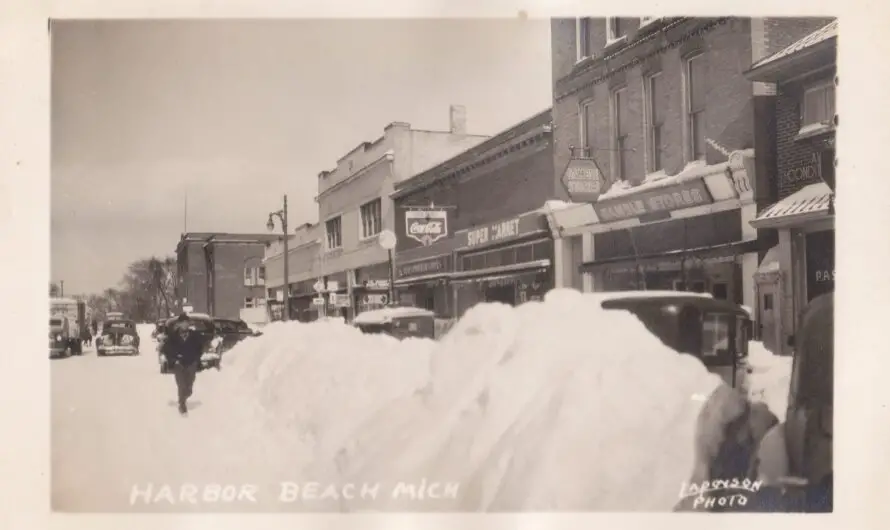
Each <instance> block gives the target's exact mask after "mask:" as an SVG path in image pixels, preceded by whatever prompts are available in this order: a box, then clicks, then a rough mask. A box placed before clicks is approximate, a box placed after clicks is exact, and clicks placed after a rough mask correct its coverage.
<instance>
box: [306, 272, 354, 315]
mask: <svg viewBox="0 0 890 530" xmlns="http://www.w3.org/2000/svg"><path fill="white" fill-rule="evenodd" d="M322 280H323V283H324V294H325V298H326V301H325V303H326V305H325V306H322V307H319V306H313V309H312V310H313V311H314V312H315V313H316V318H318V316H317V315H318V314H319V313H320V314H323V315H325V316H328V317H340V318H343V319H344V320H346V319H348V318H349V310H350V308H351V307H352V300H351V299H350V297H349V296H348V292H349V285H348V283H347V274H346V271H340V272H337V273H334V274H329V275H327V276H324V277H323V278H322ZM315 296H318V295H317V294H316V295H315Z"/></svg>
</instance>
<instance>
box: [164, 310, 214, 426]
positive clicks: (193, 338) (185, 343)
mask: <svg viewBox="0 0 890 530" xmlns="http://www.w3.org/2000/svg"><path fill="white" fill-rule="evenodd" d="M172 327H173V329H172V330H170V334H169V335H168V336H167V339H166V340H165V341H164V345H163V347H162V351H161V353H163V354H164V356H165V357H166V358H167V364H168V366H172V367H173V374H174V376H175V378H176V389H177V397H178V400H179V413H180V414H182V415H185V414H187V413H188V408H187V407H186V400H187V399H188V398H189V397H191V395H192V387H193V385H194V384H195V376H196V375H197V373H198V364H199V363H200V361H201V353H202V352H203V349H204V348H203V346H204V341H203V339H202V337H201V334H200V333H198V332H197V331H196V330H195V329H194V326H192V324H191V323H190V322H189V320H188V316H186V314H185V313H183V314H181V315H179V318H177V320H176V322H174V324H173V326H172Z"/></svg>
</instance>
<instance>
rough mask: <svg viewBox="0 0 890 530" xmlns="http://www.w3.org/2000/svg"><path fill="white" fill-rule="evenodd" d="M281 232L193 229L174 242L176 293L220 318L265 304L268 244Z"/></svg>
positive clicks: (183, 303) (184, 301)
mask: <svg viewBox="0 0 890 530" xmlns="http://www.w3.org/2000/svg"><path fill="white" fill-rule="evenodd" d="M279 237H280V236H275V235H269V234H226V233H218V232H189V233H186V234H182V235H181V236H180V239H179V243H178V244H177V245H176V262H177V272H178V273H177V281H176V297H177V301H178V302H179V304H180V307H182V306H191V307H192V308H193V309H194V311H196V312H199V313H207V314H209V315H212V316H216V317H221V318H240V315H241V309H242V308H254V307H257V306H262V305H264V304H265V299H266V288H265V268H264V267H263V264H262V261H263V254H264V252H265V248H266V245H267V244H269V243H270V242H272V241H275V240H276V239H278V238H279Z"/></svg>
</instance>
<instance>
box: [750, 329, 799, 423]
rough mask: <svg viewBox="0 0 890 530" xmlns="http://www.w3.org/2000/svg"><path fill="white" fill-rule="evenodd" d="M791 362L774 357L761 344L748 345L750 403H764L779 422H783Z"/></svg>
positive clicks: (784, 358) (786, 405) (752, 342)
mask: <svg viewBox="0 0 890 530" xmlns="http://www.w3.org/2000/svg"><path fill="white" fill-rule="evenodd" d="M791 362H792V358H791V357H790V356H779V355H774V354H773V353H772V352H770V351H769V350H768V349H766V347H765V346H764V345H763V343H762V342H759V341H751V342H750V343H749V344H748V364H749V365H750V366H751V371H752V373H751V376H750V379H751V380H750V384H749V390H748V395H749V397H750V399H751V400H752V401H762V402H763V403H766V405H767V406H768V407H769V409H770V411H772V413H773V414H775V415H776V417H777V418H779V421H785V413H786V409H787V407H788V391H789V385H790V383H791Z"/></svg>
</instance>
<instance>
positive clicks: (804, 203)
mask: <svg viewBox="0 0 890 530" xmlns="http://www.w3.org/2000/svg"><path fill="white" fill-rule="evenodd" d="M833 196H834V193H832V191H831V188H829V187H828V184H826V183H824V182H818V183H816V184H810V185H809V186H806V187H804V188H802V189H800V190H798V191H796V192H794V193H792V194H791V195H789V196H787V197H785V198H784V199H782V200H781V201H779V202H777V203H775V204H773V205H771V206H769V207H767V208H766V209H765V210H763V211H762V212H760V214H759V215H758V216H757V218H756V219H754V220H753V221H751V226H753V227H754V228H784V227H790V226H796V225H801V224H804V223H807V222H809V221H814V220H817V219H827V218H829V217H831V202H832V197H833Z"/></svg>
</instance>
